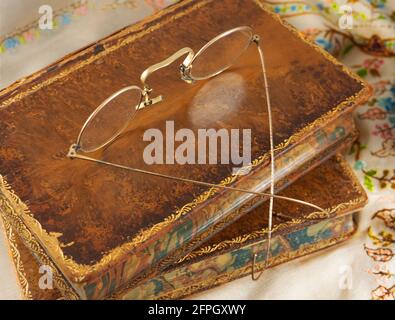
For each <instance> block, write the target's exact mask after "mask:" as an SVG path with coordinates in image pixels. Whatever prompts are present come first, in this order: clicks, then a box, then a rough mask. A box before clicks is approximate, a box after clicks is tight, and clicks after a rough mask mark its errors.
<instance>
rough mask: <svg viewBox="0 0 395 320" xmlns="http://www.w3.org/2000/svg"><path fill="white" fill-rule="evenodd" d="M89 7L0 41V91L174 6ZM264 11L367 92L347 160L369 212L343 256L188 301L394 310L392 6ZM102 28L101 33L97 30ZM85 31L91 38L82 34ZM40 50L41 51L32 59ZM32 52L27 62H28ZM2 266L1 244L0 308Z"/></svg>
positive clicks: (315, 3)
mask: <svg viewBox="0 0 395 320" xmlns="http://www.w3.org/2000/svg"><path fill="white" fill-rule="evenodd" d="M56 1H57V0H52V1H50V0H49V1H47V2H48V3H49V4H50V3H51V2H56ZM75 2H76V3H77V2H78V1H75ZM96 2H98V3H99V5H95V4H92V3H93V1H87V6H84V5H82V6H81V5H76V6H73V7H72V8H71V9H70V8H66V9H64V10H60V11H59V12H58V13H57V14H56V19H55V22H56V23H57V25H56V28H55V30H54V31H51V32H47V33H45V34H39V32H38V31H37V30H35V29H34V28H33V29H32V28H23V27H22V28H21V29H20V31H21V32H20V33H18V32H16V33H13V34H11V35H3V34H1V36H2V38H1V39H2V41H1V44H0V60H1V61H0V62H2V67H3V68H2V78H3V80H2V81H0V86H5V85H7V84H9V83H10V82H11V81H15V80H17V79H18V78H20V77H22V76H25V75H28V74H29V73H32V72H34V71H36V70H38V69H40V68H42V67H43V66H45V65H47V64H49V63H52V62H53V61H54V60H56V59H58V58H60V57H61V56H62V55H65V54H67V53H69V52H70V51H71V50H75V49H77V48H78V47H83V46H84V45H86V44H87V43H89V42H92V41H93V40H96V39H97V38H101V37H103V36H105V35H106V34H108V33H110V32H112V31H114V30H115V29H119V28H120V27H122V26H123V25H127V24H129V23H132V22H134V21H137V20H139V19H141V18H142V17H144V16H145V15H147V14H149V13H151V12H152V10H157V9H160V8H161V7H163V6H166V5H169V4H171V3H173V2H175V1H174V0H168V1H166V0H145V1H144V0H135V1H129V0H111V1H110V0H105V1H102V2H100V1H96ZM7 3H8V4H9V6H10V8H11V7H13V8H16V7H18V6H19V7H21V8H22V7H23V6H25V5H26V2H25V1H20V0H5V1H4V3H3V4H2V5H3V6H4V7H6V5H7ZM103 4H105V6H103ZM267 4H268V5H269V6H270V7H271V8H272V10H273V11H274V12H276V13H278V14H279V15H280V16H282V17H283V18H284V19H286V20H287V21H288V22H289V23H290V24H292V25H294V26H295V27H296V28H298V29H299V30H300V31H301V32H303V33H304V34H306V35H307V36H308V37H310V38H311V40H312V41H315V42H316V43H317V44H318V45H320V46H321V47H323V48H324V49H325V50H327V51H328V52H330V53H331V54H333V55H334V56H335V57H336V58H337V59H339V60H340V61H342V62H343V63H344V64H346V65H347V66H349V67H350V68H351V69H352V70H354V71H355V72H356V73H358V74H359V75H360V76H361V77H363V78H364V79H366V80H367V81H368V82H369V83H370V84H371V85H372V87H373V89H374V96H373V97H372V98H371V99H370V101H369V102H368V103H367V104H366V105H364V106H362V107H361V108H359V109H358V111H357V112H356V115H355V117H356V121H357V124H358V127H359V130H360V131H361V136H360V139H359V140H358V142H357V143H355V145H354V146H353V148H352V150H350V153H349V157H348V159H349V162H350V164H351V165H352V166H353V167H354V169H355V172H356V173H357V175H358V177H359V178H360V181H361V183H363V185H364V186H365V188H366V190H367V192H368V195H369V204H368V205H367V207H366V208H365V209H364V210H363V211H362V212H361V215H360V218H359V231H358V232H357V234H356V235H355V236H354V237H353V239H352V240H349V241H347V242H346V243H344V244H343V245H342V246H339V247H337V248H335V249H330V250H328V251H324V252H321V253H319V254H316V255H313V256H309V257H306V258H302V259H299V260H297V261H294V262H291V263H288V264H286V265H282V266H279V267H277V268H275V269H273V270H269V271H267V272H265V274H264V276H263V277H262V278H261V279H260V280H259V281H258V282H253V281H251V279H250V278H249V277H246V278H244V279H240V280H237V281H234V282H232V283H229V284H226V285H224V286H221V287H218V288H216V289H213V290H210V291H208V292H205V293H202V294H199V295H197V296H195V297H194V298H197V299H211V298H215V299H218V298H224V299H226V298H233V299H238V298H242V299H267V298H272V299H276V298H278V299H291V298H300V299H320V298H325V299H392V300H393V299H395V57H394V55H395V0H348V1H346V0H343V1H339V0H305V1H277V0H275V1H273V0H270V1H267ZM128 10H129V11H128ZM4 12H5V11H4ZM9 14H12V11H11V13H9ZM126 14H130V15H128V16H127V15H126ZM114 15H115V16H117V19H115V20H114V19H110V18H108V19H107V20H105V17H110V16H111V17H114ZM16 19H17V17H16ZM14 20H15V19H14ZM106 21H107V22H108V23H103V22H106ZM85 22H86V23H85ZM95 22H96V24H95ZM92 25H93V26H94V30H91V29H89V27H91V26H92ZM84 26H85V27H84ZM81 30H84V35H85V36H86V39H83V36H82V34H81ZM93 31H94V32H93ZM40 48H43V49H41V51H40ZM48 48H50V49H51V50H48ZM31 52H34V53H36V54H34V56H32V55H31ZM26 61H29V63H28V64H27V63H26ZM7 259H9V257H8V255H7V254H6V250H5V243H4V239H3V237H0V265H1V266H2V268H1V269H2V271H3V272H2V274H0V280H1V281H0V298H6V297H8V298H19V297H20V293H19V292H17V289H16V288H17V286H16V277H15V279H14V278H13V277H12V276H10V275H12V271H10V270H11V265H12V263H11V261H7ZM7 270H8V271H9V272H8V271H7ZM285 288H286V289H285Z"/></svg>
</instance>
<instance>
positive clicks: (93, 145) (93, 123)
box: [78, 86, 142, 152]
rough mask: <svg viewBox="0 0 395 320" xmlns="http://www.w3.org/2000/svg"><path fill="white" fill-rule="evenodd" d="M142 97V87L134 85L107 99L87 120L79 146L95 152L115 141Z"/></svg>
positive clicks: (83, 149) (86, 150) (84, 149)
mask: <svg viewBox="0 0 395 320" xmlns="http://www.w3.org/2000/svg"><path fill="white" fill-rule="evenodd" d="M141 99H142V93H141V89H140V88H138V87H135V86H133V87H127V88H124V89H122V90H120V91H118V92H116V93H115V94H113V95H112V96H111V97H109V98H108V99H107V100H105V101H104V102H103V103H102V104H101V105H100V106H99V107H98V108H97V109H96V110H95V111H94V112H93V113H92V115H91V116H90V117H89V119H88V121H87V122H86V124H85V126H84V128H83V129H82V131H81V134H80V137H79V141H78V147H79V148H80V149H81V150H82V151H84V152H93V151H96V150H98V149H100V148H102V147H104V146H105V145H107V144H108V143H110V142H111V141H113V140H114V139H115V138H116V137H117V136H118V135H119V134H121V132H122V131H123V130H124V129H125V127H126V125H127V124H128V122H129V121H130V120H131V119H132V117H133V116H134V114H135V113H136V111H137V108H138V106H139V105H140V102H141Z"/></svg>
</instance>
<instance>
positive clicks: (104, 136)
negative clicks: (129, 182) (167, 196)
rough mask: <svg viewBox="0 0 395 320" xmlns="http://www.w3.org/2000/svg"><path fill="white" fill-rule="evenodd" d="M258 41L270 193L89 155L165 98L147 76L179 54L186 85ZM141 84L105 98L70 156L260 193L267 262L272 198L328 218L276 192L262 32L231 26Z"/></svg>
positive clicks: (185, 50) (210, 73) (187, 50)
mask: <svg viewBox="0 0 395 320" xmlns="http://www.w3.org/2000/svg"><path fill="white" fill-rule="evenodd" d="M251 44H255V45H256V47H257V49H258V52H259V57H260V62H261V67H262V73H263V80H264V90H265V95H266V106H267V112H268V123H269V133H270V137H269V138H270V160H271V161H270V165H271V174H270V193H265V192H258V191H250V190H245V189H240V188H234V187H230V186H223V185H217V184H213V183H208V182H203V181H197V180H191V179H185V178H180V177H175V176H170V175H166V174H160V173H155V172H151V171H147V170H142V169H137V168H131V167H127V166H123V165H119V164H115V163H111V162H107V161H104V160H99V159H94V158H92V157H89V156H87V155H86V154H88V153H92V152H95V151H98V150H100V149H102V148H104V147H106V146H107V145H109V144H110V143H111V142H113V141H114V140H115V139H116V138H117V137H119V136H120V135H121V134H122V133H123V132H124V130H125V129H126V128H127V127H128V124H129V122H130V121H131V120H132V119H133V117H134V116H135V114H136V113H137V112H138V111H139V110H141V109H143V108H146V107H149V106H152V105H154V104H158V103H160V102H161V101H163V99H164V98H163V96H161V95H159V96H155V97H152V94H153V89H152V88H151V87H150V86H149V85H148V83H147V80H148V78H149V76H150V75H151V74H152V73H154V72H156V71H158V70H160V69H162V68H165V67H167V66H169V65H171V64H172V63H174V62H175V61H176V60H178V59H179V58H181V57H183V56H186V58H185V60H184V62H183V63H182V64H181V66H180V75H181V79H182V80H183V81H185V82H187V83H188V84H192V83H194V82H196V81H200V80H207V79H210V78H212V77H215V76H217V75H219V74H220V73H222V72H224V71H226V70H227V69H229V68H230V67H231V66H232V65H234V63H235V62H236V61H237V60H238V58H239V57H240V56H241V55H242V54H243V53H244V52H245V51H246V50H247V48H248V47H249V46H250V45H251ZM140 80H141V84H142V86H141V87H139V86H136V85H132V86H128V87H125V88H123V89H121V90H119V91H117V92H115V93H114V94H112V95H111V96H110V97H108V98H107V99H106V100H105V101H103V102H102V103H101V104H100V105H99V106H98V107H97V109H96V110H95V111H94V112H93V113H92V114H91V115H90V116H89V118H88V119H87V120H86V122H85V124H84V125H83V127H82V129H81V131H80V134H79V136H78V139H77V142H76V143H75V144H73V145H72V146H71V147H70V151H69V153H68V157H69V158H71V159H75V158H76V159H81V160H87V161H92V162H96V163H99V164H103V165H109V166H113V167H117V168H120V169H125V170H129V171H132V172H135V173H140V174H148V175H151V176H157V177H161V178H165V179H172V180H177V181H182V182H189V183H194V184H198V185H202V186H206V187H213V188H221V189H227V190H232V191H239V192H245V193H250V194H255V195H258V196H261V197H262V196H265V197H268V198H269V200H270V203H269V223H268V238H267V241H268V244H267V248H268V250H267V254H266V267H267V265H268V260H269V257H270V245H271V236H272V227H273V199H274V198H276V199H283V200H287V201H292V202H296V203H299V204H302V205H307V206H310V207H312V208H314V209H316V210H318V211H320V212H321V213H322V216H323V217H326V216H327V215H328V213H327V212H326V211H325V210H324V209H322V208H320V207H318V206H316V205H314V204H312V203H308V202H305V201H302V200H298V199H293V198H288V197H283V196H279V195H275V194H274V182H275V166H274V146H273V126H272V114H271V105H270V95H269V86H268V81H267V76H266V69H265V62H264V55H263V49H262V47H261V45H260V37H259V36H258V35H256V34H254V33H253V30H252V29H251V28H250V27H248V26H241V27H237V28H234V29H231V30H228V31H226V32H224V33H222V34H220V35H218V36H216V37H215V38H213V39H212V40H211V41H209V42H208V43H207V44H206V45H204V46H203V47H202V48H201V49H200V50H199V51H198V52H197V53H196V54H195V53H194V51H193V50H192V49H191V48H183V49H181V50H179V51H177V52H176V53H174V54H173V55H171V56H170V57H168V58H167V59H165V60H163V61H162V62H159V63H157V64H154V65H152V66H150V67H149V68H147V69H146V70H145V71H144V72H143V73H142V74H141V77H140ZM256 259H257V254H255V256H254V262H253V268H252V270H253V272H252V278H253V279H254V280H257V279H258V278H259V277H260V276H261V274H262V273H260V274H259V275H258V276H256V274H255V269H256Z"/></svg>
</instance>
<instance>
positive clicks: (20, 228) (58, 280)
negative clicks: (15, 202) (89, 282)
mask: <svg viewBox="0 0 395 320" xmlns="http://www.w3.org/2000/svg"><path fill="white" fill-rule="evenodd" d="M0 178H1V177H0ZM0 208H1V210H2V211H1V212H0V213H1V215H0V216H1V218H2V221H3V224H4V225H5V226H7V225H9V226H10V230H12V232H13V230H14V229H15V230H17V233H18V236H19V237H20V238H21V239H22V240H23V242H24V244H25V245H26V246H28V248H29V250H30V252H31V253H32V254H33V255H34V256H36V257H37V258H38V259H39V260H40V263H41V264H44V265H47V266H49V267H50V268H51V270H52V275H53V280H54V282H55V284H56V287H57V288H58V289H59V291H60V292H61V293H62V295H63V296H64V297H65V299H68V300H78V299H79V296H78V295H77V293H76V292H75V291H74V289H73V288H72V286H70V284H69V283H68V282H67V281H66V280H65V278H64V277H63V275H62V273H61V272H60V271H59V269H58V268H57V266H56V265H55V264H54V262H53V261H52V260H51V258H50V257H49V256H48V255H47V253H46V252H45V251H44V249H43V248H42V247H41V244H40V243H39V242H38V241H37V239H36V238H35V237H34V235H33V234H32V233H31V232H30V230H29V229H28V228H26V226H25V225H24V224H23V222H21V220H20V218H19V216H18V215H17V214H16V213H15V210H14V209H13V208H12V207H11V206H9V205H8V203H7V202H5V201H4V200H3V198H2V197H1V193H0ZM7 235H8V234H7ZM12 243H13V244H14V248H15V254H16V257H18V256H19V250H18V249H17V246H16V245H15V242H12ZM12 256H13V257H14V255H12ZM18 261H19V262H20V263H17V264H16V269H17V273H18V277H19V276H22V279H23V278H24V277H25V272H24V270H22V269H21V268H20V267H21V266H23V264H22V261H20V260H18ZM19 279H20V278H19ZM21 285H22V288H23V289H24V290H25V291H26V290H28V287H26V286H25V284H24V283H21ZM26 292H27V291H26Z"/></svg>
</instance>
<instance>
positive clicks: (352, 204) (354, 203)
mask: <svg viewBox="0 0 395 320" xmlns="http://www.w3.org/2000/svg"><path fill="white" fill-rule="evenodd" d="M336 161H337V163H338V164H339V165H340V166H341V168H342V170H343V172H344V173H345V174H346V175H347V176H348V177H349V178H350V179H351V183H352V185H353V189H354V190H355V191H356V192H357V193H358V194H359V196H358V198H355V199H353V200H351V201H349V202H346V203H341V204H338V205H336V206H334V207H332V208H326V209H325V211H326V212H327V216H326V217H323V216H321V213H320V212H312V213H310V214H308V215H307V216H304V217H300V218H296V219H292V220H290V221H287V222H284V223H280V224H278V225H276V227H275V228H274V229H273V230H272V232H273V233H274V235H276V234H278V233H280V232H281V231H282V230H284V229H287V228H289V227H291V226H293V225H295V224H299V225H301V224H303V223H305V222H306V220H308V219H330V218H333V217H335V215H336V216H339V215H343V214H346V213H350V212H353V211H354V210H359V209H360V208H361V207H362V206H364V205H365V204H366V202H367V201H368V197H367V194H366V192H365V190H364V189H363V187H362V186H361V184H360V183H359V180H358V178H357V176H356V175H355V173H354V171H353V170H352V169H351V167H350V166H349V165H348V164H347V161H346V160H345V159H344V157H343V156H341V155H337V156H336ZM312 223H314V220H311V223H310V224H312ZM268 232H269V230H268V229H267V228H265V229H262V230H257V231H254V232H252V233H248V234H244V235H241V236H238V237H236V238H233V239H230V240H225V241H222V242H219V243H216V244H215V245H211V246H206V247H203V248H200V249H198V250H196V251H193V252H191V253H189V254H188V255H187V256H185V257H184V258H182V259H181V260H179V261H178V262H179V263H180V262H183V261H189V260H191V259H195V258H196V257H199V256H202V255H206V254H210V253H214V252H216V251H218V250H225V249H228V248H230V247H232V246H235V245H241V244H244V243H246V242H249V241H252V240H256V239H258V238H261V239H262V240H265V239H264V238H265V236H266V235H267V233H268Z"/></svg>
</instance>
